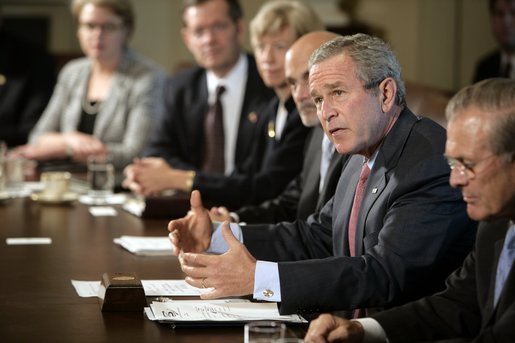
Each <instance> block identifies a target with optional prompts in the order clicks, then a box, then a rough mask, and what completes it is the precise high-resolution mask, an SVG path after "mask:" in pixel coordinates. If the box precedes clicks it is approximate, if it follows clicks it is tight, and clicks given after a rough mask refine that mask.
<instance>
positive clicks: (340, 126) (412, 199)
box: [168, 34, 475, 315]
mask: <svg viewBox="0 0 515 343" xmlns="http://www.w3.org/2000/svg"><path fill="white" fill-rule="evenodd" d="M309 88H310V94H311V96H312V98H313V99H314V102H315V104H316V106H317V113H318V117H319V119H320V121H321V123H322V127H323V128H324V131H325V132H326V133H328V134H329V135H330V136H331V139H332V140H333V142H334V144H335V147H336V150H337V151H338V152H339V153H340V154H354V156H352V157H351V158H350V160H349V162H348V164H347V165H346V166H345V168H344V169H343V172H342V175H341V177H340V181H339V183H338V186H337V189H336V192H335V195H334V197H333V198H332V199H331V200H330V201H329V202H328V203H327V204H326V205H325V206H324V207H323V209H322V210H321V212H320V214H319V215H318V216H316V217H313V216H312V217H310V218H309V219H308V220H307V221H296V222H294V223H280V224H277V225H269V226H260V225H250V226H242V227H241V228H240V227H239V226H237V225H235V224H231V228H229V226H228V225H227V224H224V225H222V226H218V227H216V228H215V230H213V226H212V223H211V221H210V219H209V214H208V211H207V210H205V209H204V208H203V207H202V202H201V199H200V194H199V193H198V192H193V193H192V197H191V205H192V211H191V213H190V214H189V215H188V216H187V217H185V218H182V219H178V220H174V221H171V222H170V223H169V226H168V229H169V230H170V238H171V241H172V245H173V247H174V249H175V253H176V254H178V255H180V260H181V263H182V269H183V271H184V272H185V273H186V275H187V278H186V281H187V282H189V283H190V284H192V285H194V286H197V287H212V288H213V289H212V290H210V291H209V292H207V293H205V294H204V295H203V298H217V297H225V296H238V295H247V294H252V295H253V296H254V298H255V299H258V300H267V301H277V302H280V312H281V313H307V312H322V311H333V310H353V309H365V308H366V309H367V311H368V313H370V312H373V311H376V310H380V309H382V308H384V307H389V306H392V305H395V304H399V303H404V302H406V301H408V300H411V299H414V298H418V297H420V296H421V295H422V294H430V293H432V292H434V291H435V290H439V289H443V287H444V279H445V276H446V275H447V274H449V273H450V271H451V270H452V268H455V267H456V266H458V265H460V264H461V263H462V261H463V258H464V257H465V256H466V254H467V253H468V252H469V251H470V249H471V247H472V244H473V239H474V236H475V224H472V223H471V222H470V221H469V219H468V218H467V215H466V211H465V204H464V202H463V200H462V199H461V196H460V193H459V191H458V190H455V189H453V188H451V187H450V185H449V182H448V180H449V173H450V169H449V166H448V165H447V162H446V160H445V159H444V157H443V152H444V145H445V130H444V129H443V128H442V127H441V126H439V125H438V124H436V123H434V122H433V121H431V120H430V119H427V118H420V117H417V116H415V115H414V114H413V113H412V112H411V111H410V110H409V109H408V108H407V107H406V105H405V87H404V83H403V81H402V79H401V76H400V66H399V63H398V60H397V58H396V56H395V55H394V53H393V51H392V50H391V49H390V48H389V47H388V45H387V44H385V43H384V42H383V41H382V40H380V39H378V38H375V37H371V36H368V35H364V34H357V35H354V36H346V37H340V38H336V39H334V40H331V41H329V42H328V43H325V44H324V45H322V46H321V47H320V48H319V49H317V50H316V51H315V52H314V54H313V55H312V56H311V58H310V69H309ZM367 169H368V171H367ZM366 174H369V176H368V181H365V176H366ZM358 180H359V182H358ZM360 193H361V195H360ZM355 198H356V201H355ZM359 198H362V200H361V201H357V199H359ZM353 203H355V204H353ZM352 212H354V213H352ZM235 236H236V237H235ZM241 241H243V242H244V245H243V244H242V243H240V242H241ZM208 249H209V250H208ZM205 251H209V252H211V253H222V254H221V255H216V254H202V252H205ZM268 261H273V262H268ZM353 312H354V314H360V313H361V312H365V311H353ZM348 315H351V313H348Z"/></svg>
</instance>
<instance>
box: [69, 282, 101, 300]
mask: <svg viewBox="0 0 515 343" xmlns="http://www.w3.org/2000/svg"><path fill="white" fill-rule="evenodd" d="M72 285H73V287H75V291H76V292H77V294H78V295H79V296H80V297H82V298H88V297H97V296H98V290H99V288H100V281H78V280H72Z"/></svg>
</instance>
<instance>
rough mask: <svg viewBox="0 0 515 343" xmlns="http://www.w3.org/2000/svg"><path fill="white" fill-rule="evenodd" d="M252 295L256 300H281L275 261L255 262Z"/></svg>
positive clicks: (277, 268)
mask: <svg viewBox="0 0 515 343" xmlns="http://www.w3.org/2000/svg"><path fill="white" fill-rule="evenodd" d="M253 295H254V299H256V300H265V301H273V302H281V283H280V280H279V267H278V266H277V263H275V262H267V261H257V262H256V272H255V274H254V294H253Z"/></svg>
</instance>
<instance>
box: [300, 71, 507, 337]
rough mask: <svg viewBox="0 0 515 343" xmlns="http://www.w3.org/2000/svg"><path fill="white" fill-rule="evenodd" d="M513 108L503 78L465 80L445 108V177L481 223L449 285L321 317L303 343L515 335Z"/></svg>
mask: <svg viewBox="0 0 515 343" xmlns="http://www.w3.org/2000/svg"><path fill="white" fill-rule="evenodd" d="M514 110H515V81H514V80H508V79H489V80H485V81H482V82H480V83H477V84H475V85H472V86H468V87H466V88H464V89H462V90H461V91H460V92H458V93H457V94H456V95H455V96H454V98H453V99H451V101H450V102H449V104H448V106H447V110H446V112H447V113H446V114H447V119H448V120H449V124H448V126H447V127H448V130H449V134H448V138H447V145H446V149H445V154H446V156H447V159H448V161H449V165H450V166H451V168H452V173H451V179H450V183H451V185H452V186H454V187H457V188H460V189H461V192H462V193H463V198H464V199H465V201H466V202H467V212H468V214H469V216H470V217H471V218H473V219H475V220H481V221H482V222H481V223H480V225H479V229H478V235H477V240H476V244H475V248H474V250H473V251H472V252H471V253H470V255H469V256H468V257H467V258H466V260H465V262H464V263H463V266H462V267H461V268H460V269H458V270H456V271H455V272H454V273H453V274H452V275H451V276H449V278H448V279H447V283H446V284H447V288H446V289H445V290H444V291H443V292H441V293H437V294H435V295H433V296H430V297H426V298H422V299H421V300H418V301H416V302H412V303H409V304H406V305H404V306H400V307H398V308H394V309H391V310H389V311H384V312H382V313H378V314H376V315H375V316H373V319H371V318H364V319H359V320H357V321H354V320H353V321H348V320H345V319H343V318H338V317H332V316H330V315H323V316H320V318H319V319H317V320H315V321H314V322H312V323H311V325H310V328H309V332H308V334H307V336H306V342H308V341H309V342H318V343H319V342H327V341H329V342H386V339H388V341H389V342H390V343H394V342H409V343H413V342H420V341H424V342H428V341H434V340H440V341H439V342H444V340H445V342H451V341H452V342H485V343H486V342H492V343H493V342H499V343H501V342H502V343H504V342H513V341H515V325H514V324H515V269H514V268H513V262H514V260H515V224H514V221H515V183H514V182H513V180H514V178H515V112H514ZM374 319H375V320H374ZM364 336H366V338H365V337H364ZM364 338H365V339H364Z"/></svg>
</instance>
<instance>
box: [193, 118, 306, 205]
mask: <svg viewBox="0 0 515 343" xmlns="http://www.w3.org/2000/svg"><path fill="white" fill-rule="evenodd" d="M289 122H290V123H289V125H288V126H289V127H288V130H286V129H285V131H284V132H283V137H282V138H281V141H280V143H279V144H277V146H275V147H274V148H273V149H272V150H270V152H269V153H268V154H266V153H264V152H263V151H264V150H263V149H260V148H259V146H260V145H257V146H256V147H255V149H254V152H253V153H252V155H251V157H250V160H251V161H250V162H249V163H248V164H247V166H249V167H248V170H237V171H235V172H234V173H233V174H232V175H230V176H225V175H207V174H205V173H198V174H197V176H196V178H195V181H194V184H193V188H194V189H198V190H200V192H201V193H202V196H203V198H205V199H208V200H209V201H210V202H212V203H214V204H215V205H216V204H224V205H225V206H227V207H229V208H231V209H237V208H240V207H241V205H243V204H246V203H249V204H259V203H261V202H263V201H265V200H267V199H271V198H274V197H276V196H277V195H279V194H280V193H281V192H282V191H283V190H284V188H285V187H286V186H287V185H288V183H289V182H290V181H291V180H292V179H294V178H295V176H297V175H298V174H299V173H300V171H301V169H302V161H303V158H302V156H303V150H304V144H305V141H306V136H307V134H308V129H307V128H306V127H304V126H303V125H302V122H301V121H300V117H299V115H298V113H297V112H296V111H295V112H294V113H292V118H291V119H289ZM259 135H260V138H259V139H260V140H264V139H266V137H268V135H267V133H266V131H265V127H264V126H261V129H260V131H259ZM261 146H263V145H262V144H261Z"/></svg>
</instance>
